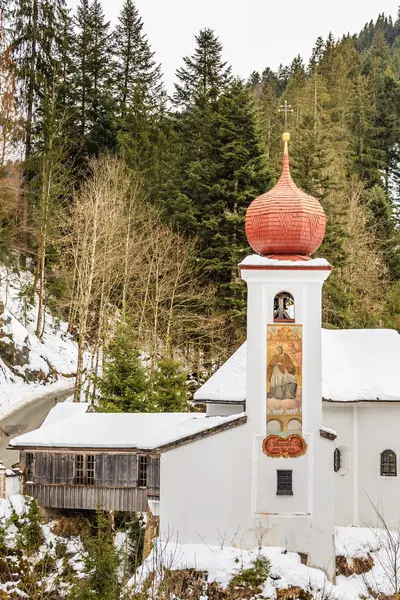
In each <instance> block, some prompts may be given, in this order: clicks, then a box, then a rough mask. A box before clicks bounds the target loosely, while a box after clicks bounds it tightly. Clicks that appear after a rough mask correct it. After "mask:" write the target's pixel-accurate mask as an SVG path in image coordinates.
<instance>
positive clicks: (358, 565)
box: [128, 527, 400, 600]
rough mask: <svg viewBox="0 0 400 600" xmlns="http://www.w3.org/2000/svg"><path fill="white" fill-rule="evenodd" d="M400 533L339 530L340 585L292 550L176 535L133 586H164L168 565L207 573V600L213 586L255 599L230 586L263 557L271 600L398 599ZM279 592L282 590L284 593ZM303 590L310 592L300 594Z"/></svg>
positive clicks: (160, 547) (151, 558) (265, 590)
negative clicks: (214, 542) (186, 540)
mask: <svg viewBox="0 0 400 600" xmlns="http://www.w3.org/2000/svg"><path fill="white" fill-rule="evenodd" d="M399 535H400V534H399V533H398V532H390V531H386V530H385V529H368V528H364V527H337V528H336V535H335V545H336V572H337V577H336V582H335V584H332V583H330V582H329V581H328V580H327V578H326V575H325V573H324V572H323V571H320V570H319V569H314V568H311V567H308V566H306V565H304V564H302V562H301V559H300V556H299V555H298V554H296V553H294V552H288V551H287V550H286V548H278V547H267V546H264V547H262V548H260V549H256V548H255V549H253V550H251V549H249V550H242V549H240V548H237V547H232V546H229V545H224V543H223V541H222V543H221V546H209V545H206V543H205V542H202V541H201V539H199V543H198V544H179V543H177V542H175V541H174V540H173V539H172V537H171V540H170V542H168V543H161V542H160V541H159V540H158V541H157V542H156V543H155V546H154V548H153V550H152V552H151V554H150V555H149V556H148V558H147V559H146V560H145V562H144V563H143V565H142V566H141V567H140V568H139V571H138V572H137V574H136V575H135V576H134V577H133V578H132V579H131V581H130V585H131V586H132V588H133V589H135V591H136V590H137V588H139V589H140V586H141V585H143V584H144V583H145V582H146V580H148V578H149V576H150V577H151V576H152V574H154V575H155V578H154V580H152V582H153V583H152V585H154V584H155V586H157V585H160V583H161V579H162V576H160V575H159V574H160V573H162V569H161V568H160V567H161V566H164V567H165V568H166V572H168V570H169V571H179V570H186V571H187V574H188V575H190V570H193V571H194V572H196V573H198V572H206V573H207V578H206V585H205V589H204V592H203V595H202V596H201V597H202V598H204V600H208V598H209V596H208V593H207V589H208V586H209V585H210V584H212V583H213V582H215V583H216V584H217V585H218V586H219V587H220V588H223V589H227V590H228V591H230V592H232V596H230V595H227V596H223V597H224V598H225V597H232V598H249V597H250V595H245V594H243V596H241V595H240V594H236V595H233V593H234V592H235V588H233V589H230V582H231V581H232V578H233V577H234V576H235V575H238V574H240V573H242V574H243V573H245V572H246V570H248V569H252V568H253V570H254V568H255V565H256V561H257V559H259V558H260V557H262V558H265V559H267V560H268V561H269V564H270V568H269V576H268V577H267V578H266V579H265V580H264V581H263V582H262V584H261V588H262V589H261V590H260V591H262V594H261V595H260V596H255V595H254V597H262V598H270V599H271V600H272V599H274V598H282V599H283V598H310V599H311V598H312V599H313V600H362V599H364V600H365V599H366V598H368V599H372V598H379V599H382V600H383V599H386V600H389V599H394V598H395V597H397V593H398V585H399V583H398V581H399V574H398V564H399V560H400V545H399V541H400V538H399ZM199 538H200V536H199ZM266 539H268V534H267V538H266ZM248 581H250V579H248ZM128 585H129V584H128ZM186 585H188V581H186ZM291 588H292V589H293V591H292V593H290V589H291ZM279 590H282V593H281V594H279ZM300 590H303V591H304V592H306V593H305V594H303V595H300V594H299V592H300ZM211 591H213V590H211ZM239 591H240V590H239ZM283 591H284V593H283ZM211 597H212V598H220V597H221V596H217V595H216V594H215V589H214V591H213V593H212V594H211V595H210V598H211Z"/></svg>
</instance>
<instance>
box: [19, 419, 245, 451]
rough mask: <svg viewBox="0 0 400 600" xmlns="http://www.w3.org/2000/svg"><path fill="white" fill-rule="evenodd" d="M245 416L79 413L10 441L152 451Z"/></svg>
mask: <svg viewBox="0 0 400 600" xmlns="http://www.w3.org/2000/svg"><path fill="white" fill-rule="evenodd" d="M244 416H245V415H244V413H240V414H234V415H230V416H228V417H222V416H218V417H211V416H208V415H206V414H205V413H81V414H76V415H75V416H72V417H70V418H68V419H65V420H61V421H56V422H54V423H53V424H51V425H47V426H46V427H40V428H39V429H36V430H34V431H31V432H29V433H25V434H23V435H21V436H18V437H16V438H14V439H12V440H11V441H10V446H22V447H28V446H38V447H39V446H46V447H66V446H68V447H75V448H85V447H92V448H93V447H96V448H132V449H133V448H141V449H143V450H152V449H155V448H161V447H163V446H167V445H169V444H171V443H174V442H176V441H179V440H183V439H185V438H188V437H190V436H192V435H196V434H198V433H201V432H204V431H207V430H210V429H214V428H216V427H218V426H222V425H224V424H229V423H233V422H234V421H236V420H239V419H241V418H243V417H244Z"/></svg>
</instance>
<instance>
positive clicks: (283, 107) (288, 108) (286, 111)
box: [278, 100, 294, 131]
mask: <svg viewBox="0 0 400 600" xmlns="http://www.w3.org/2000/svg"><path fill="white" fill-rule="evenodd" d="M278 111H279V112H281V113H284V114H285V131H287V128H288V114H289V113H292V112H294V111H293V108H292V105H291V104H288V101H287V100H285V102H284V103H283V104H281V107H280V108H279V109H278Z"/></svg>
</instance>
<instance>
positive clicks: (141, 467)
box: [138, 454, 148, 488]
mask: <svg viewBox="0 0 400 600" xmlns="http://www.w3.org/2000/svg"><path fill="white" fill-rule="evenodd" d="M147 462H148V461H147V456H146V455H145V454H140V455H139V457H138V487H143V488H145V487H147Z"/></svg>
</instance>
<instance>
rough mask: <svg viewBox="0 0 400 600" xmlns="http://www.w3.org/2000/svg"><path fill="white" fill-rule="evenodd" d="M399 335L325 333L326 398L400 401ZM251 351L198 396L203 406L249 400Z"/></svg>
mask: <svg viewBox="0 0 400 600" xmlns="http://www.w3.org/2000/svg"><path fill="white" fill-rule="evenodd" d="M399 358H400V335H399V333H398V332H397V331H396V330H393V329H322V397H323V398H324V399H325V398H326V399H329V400H332V401H338V402H351V401H363V400H364V401H376V400H380V401H396V400H400V370H399V369H398V362H399ZM246 360H247V347H246V342H244V343H243V344H242V345H241V346H240V348H238V349H237V350H236V352H235V353H234V354H233V355H232V356H231V357H230V358H229V359H228V360H227V361H226V362H225V363H224V364H223V365H222V366H221V367H220V368H219V369H218V370H217V371H216V372H215V373H214V374H213V375H212V376H211V377H210V379H208V381H206V382H205V383H204V384H203V385H202V386H201V387H200V388H199V389H198V390H197V391H196V393H195V395H194V399H195V401H197V402H201V401H207V400H208V401H211V402H212V401H215V402H218V401H225V402H232V403H240V402H245V400H246Z"/></svg>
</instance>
